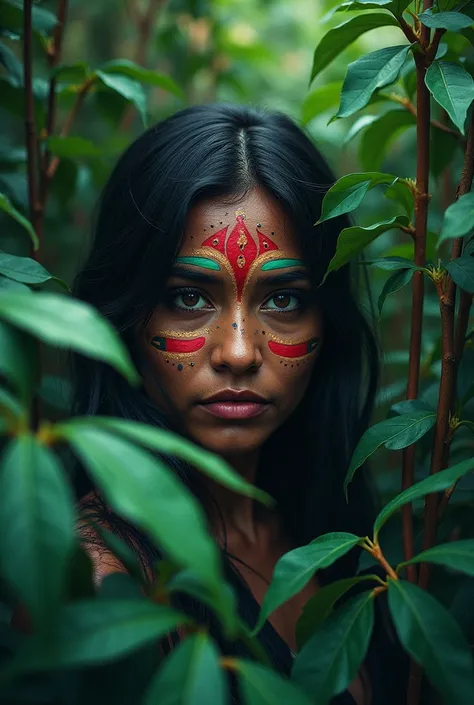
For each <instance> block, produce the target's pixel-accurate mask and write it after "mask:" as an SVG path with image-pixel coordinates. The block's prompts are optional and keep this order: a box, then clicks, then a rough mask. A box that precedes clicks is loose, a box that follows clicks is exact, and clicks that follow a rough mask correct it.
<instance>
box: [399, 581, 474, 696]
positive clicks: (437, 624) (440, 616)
mask: <svg viewBox="0 0 474 705" xmlns="http://www.w3.org/2000/svg"><path fill="white" fill-rule="evenodd" d="M388 604H389V607H390V612H391V614H392V619H393V621H394V624H395V628H396V630H397V632H398V636H399V638H400V641H401V643H402V645H403V647H404V648H405V649H406V650H407V651H408V653H409V654H410V655H411V656H412V657H413V658H414V659H415V661H416V662H417V663H419V664H420V665H421V666H422V667H423V668H424V669H425V670H426V674H427V676H428V678H429V679H430V681H431V682H432V684H433V685H434V687H435V688H436V689H437V690H439V692H440V694H441V696H442V698H443V703H446V705H470V703H472V694H473V693H474V664H473V660H472V655H471V653H470V650H469V645H468V644H467V642H466V640H465V638H464V636H463V634H462V632H461V629H460V627H459V625H458V623H457V622H456V621H455V620H454V619H453V617H452V616H451V615H450V614H449V612H448V611H447V610H446V609H445V608H444V607H443V606H442V605H441V604H440V603H439V602H438V601H437V600H436V599H435V598H434V597H433V596H432V595H430V594H429V593H428V592H425V591H424V590H421V589H420V588H419V587H418V586H417V585H412V584H411V583H408V582H405V581H404V580H390V579H389V581H388Z"/></svg>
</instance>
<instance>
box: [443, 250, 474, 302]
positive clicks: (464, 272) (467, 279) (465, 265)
mask: <svg viewBox="0 0 474 705" xmlns="http://www.w3.org/2000/svg"><path fill="white" fill-rule="evenodd" d="M445 267H446V269H447V270H448V272H449V274H450V275H451V277H452V278H453V280H454V281H455V282H456V284H457V285H458V286H459V287H461V289H464V290H465V291H468V292H469V293H470V294H474V257H471V256H470V255H467V256H466V257H458V258H456V259H452V260H451V261H450V262H446V264H445Z"/></svg>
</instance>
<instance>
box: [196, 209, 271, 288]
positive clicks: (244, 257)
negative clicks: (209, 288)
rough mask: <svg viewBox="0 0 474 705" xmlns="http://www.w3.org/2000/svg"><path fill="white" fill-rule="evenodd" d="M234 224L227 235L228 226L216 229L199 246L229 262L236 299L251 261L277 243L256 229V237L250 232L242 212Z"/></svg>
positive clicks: (242, 286) (251, 263)
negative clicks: (210, 250)
mask: <svg viewBox="0 0 474 705" xmlns="http://www.w3.org/2000/svg"><path fill="white" fill-rule="evenodd" d="M236 221H237V222H236V224H235V225H234V227H233V228H232V230H231V232H230V234H229V235H227V231H228V229H229V226H228V225H226V226H225V228H222V229H221V230H218V231H217V232H216V233H214V235H211V237H208V238H207V239H206V240H204V242H203V243H202V244H201V247H210V248H212V249H213V250H214V251H215V252H219V253H220V255H222V256H223V257H225V258H226V259H227V261H228V262H229V264H230V266H231V269H232V274H233V276H234V280H235V284H236V288H237V300H238V301H241V300H242V292H243V290H244V286H245V282H246V280H247V277H248V274H249V271H250V268H251V267H252V265H253V263H254V262H255V261H256V260H257V259H258V258H259V257H260V256H261V255H263V254H264V253H266V252H270V251H272V250H278V249H279V248H278V247H277V245H276V244H275V243H274V242H273V240H271V239H270V238H269V237H267V236H266V235H264V234H263V233H261V232H260V230H257V238H258V240H255V239H254V237H253V236H252V235H251V234H250V232H249V230H248V228H247V226H246V225H245V221H244V215H243V213H239V211H237V213H236Z"/></svg>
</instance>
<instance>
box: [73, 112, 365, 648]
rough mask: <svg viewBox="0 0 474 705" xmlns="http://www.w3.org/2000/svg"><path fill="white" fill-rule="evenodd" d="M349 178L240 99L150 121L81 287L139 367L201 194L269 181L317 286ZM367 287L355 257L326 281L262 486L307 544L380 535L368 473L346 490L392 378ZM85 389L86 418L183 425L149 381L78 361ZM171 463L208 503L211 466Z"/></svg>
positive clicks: (146, 554)
mask: <svg viewBox="0 0 474 705" xmlns="http://www.w3.org/2000/svg"><path fill="white" fill-rule="evenodd" d="M335 180H336V179H335V176H334V174H333V173H332V172H331V170H330V168H329V166H328V164H327V163H326V161H325V159H324V158H323V156H322V155H321V154H320V152H319V151H318V150H317V148H316V147H315V146H314V144H313V142H312V141H311V139H310V138H309V137H308V136H307V135H306V134H305V132H304V130H302V129H300V128H299V127H298V126H297V125H296V124H295V123H294V122H293V121H292V120H290V119H289V118H288V117H286V116H285V115H283V114H281V113H278V112H268V111H266V110H262V109H256V108H250V107H246V106H242V105H233V104H226V103H217V104H210V105H199V106H192V107H189V108H185V109H183V110H180V111H179V112H177V113H175V114H174V115H172V116H171V117H168V118H167V119H165V120H163V121H162V122H160V123H158V124H156V125H154V126H153V127H151V128H150V129H148V130H147V131H146V132H145V133H144V134H142V135H141V136H140V137H139V138H138V139H136V140H135V141H134V142H133V144H132V145H131V146H130V147H129V148H128V149H127V150H126V151H125V153H124V154H123V155H122V156H121V158H120V159H119V161H118V163H117V165H116V167H115V169H114V170H113V172H112V175H111V177H110V179H109V181H108V183H107V185H106V187H105V189H104V191H103V194H102V196H101V199H100V203H99V208H98V213H97V217H96V223H95V236H94V241H93V244H92V249H91V251H90V254H89V256H88V259H87V261H86V263H85V265H84V266H83V268H82V270H81V271H80V273H79V274H78V276H77V278H76V280H75V283H74V287H73V293H74V295H75V296H76V297H78V298H80V299H82V300H84V301H87V302H89V303H90V304H93V305H94V306H95V307H96V308H97V309H98V310H99V311H100V312H101V313H102V314H103V315H104V316H105V317H106V318H107V319H108V320H109V321H110V322H111V323H112V324H113V325H114V327H115V328H116V329H117V330H118V331H119V332H120V334H121V336H122V338H123V340H124V341H125V342H126V344H127V345H128V347H129V349H130V352H131V354H132V358H133V359H134V361H135V362H136V364H137V366H139V365H140V359H139V353H138V350H137V346H136V343H135V337H134V329H135V327H136V325H137V324H139V323H143V322H144V321H146V320H147V319H148V317H149V316H150V315H151V314H152V312H153V310H154V308H155V307H156V306H157V304H158V303H159V302H160V300H161V298H162V296H163V291H164V287H165V283H166V280H167V277H168V276H169V272H170V269H171V267H172V264H173V260H174V259H175V257H176V255H177V252H178V251H179V248H180V243H181V241H182V238H183V234H184V229H185V222H186V217H187V214H188V212H189V210H190V208H191V207H192V206H193V205H195V204H196V202H197V201H199V199H202V198H209V197H220V198H221V199H222V200H226V201H227V202H232V201H233V200H234V201H235V200H237V199H238V198H240V197H242V196H243V195H244V194H245V193H247V192H248V191H249V190H250V189H252V188H253V187H255V186H259V187H262V188H264V189H265V190H266V191H267V193H269V194H270V195H271V196H273V197H274V198H276V199H277V200H278V202H279V204H280V205H281V207H282V208H283V209H284V211H285V213H286V214H287V215H288V217H289V219H290V222H291V223H292V225H293V230H294V232H295V233H296V234H297V237H298V238H299V240H300V246H301V247H302V249H303V253H304V256H305V259H306V261H307V263H308V265H309V267H310V271H311V276H312V280H313V282H314V287H315V288H317V287H318V285H319V284H320V283H321V280H322V277H323V274H324V272H325V271H326V268H327V266H328V263H329V261H330V260H331V258H332V256H333V255H334V252H335V248H336V241H337V237H338V234H339V233H340V231H341V230H342V229H343V228H344V227H347V226H348V225H350V224H351V221H350V219H349V218H348V217H347V216H341V217H338V218H335V219H333V220H330V221H328V222H325V223H322V224H321V225H319V226H315V225H314V223H315V222H316V221H317V220H318V218H319V216H320V213H321V203H322V199H323V196H324V194H325V193H326V191H327V190H328V189H329V187H330V186H331V185H332V184H333V183H334V182H335ZM357 294H358V284H357V278H356V277H354V272H353V271H352V268H351V267H350V266H344V267H342V268H341V269H339V270H338V271H337V272H334V273H332V274H331V275H330V276H329V277H328V278H327V280H326V281H325V283H324V284H323V285H322V286H320V287H319V289H318V291H317V296H318V302H319V305H320V308H321V311H322V314H323V319H324V329H325V339H324V344H323V346H322V350H321V354H320V357H319V358H318V361H317V364H316V366H315V369H314V373H313V378H312V379H311V382H310V384H309V387H308V391H307V393H306V395H305V397H304V399H303V401H302V402H301V404H300V405H299V407H298V408H297V409H296V411H295V412H294V413H293V414H292V416H291V417H290V418H289V419H288V421H287V422H286V423H285V424H284V425H283V427H282V428H281V429H279V430H278V433H275V434H274V435H273V436H272V437H271V438H270V439H269V440H268V442H267V443H266V444H265V446H264V448H263V450H262V458H261V462H260V465H259V469H258V474H257V478H256V484H258V485H259V486H260V487H262V488H264V489H265V490H267V491H268V492H269V493H270V494H271V495H272V496H273V497H274V498H275V499H276V502H277V507H278V510H279V512H280V515H281V517H282V519H283V520H284V522H285V525H286V528H287V531H288V532H289V535H290V537H291V539H292V541H293V542H294V543H295V545H302V544H305V543H308V542H309V541H311V540H312V539H314V538H315V537H317V536H319V535H321V534H323V533H327V532H330V531H351V532H354V533H356V534H358V535H366V534H367V533H368V530H369V526H370V523H371V520H372V518H373V501H372V492H371V489H370V487H369V485H368V480H367V476H366V474H365V472H360V473H358V474H357V476H356V479H355V480H354V481H353V483H352V484H351V485H350V492H349V502H348V503H347V502H346V500H345V497H344V493H343V480H344V476H345V473H346V471H347V468H348V463H349V460H350V458H351V455H352V452H353V450H354V448H355V446H356V444H357V442H358V441H359V439H360V437H361V434H362V433H363V432H364V430H365V429H366V427H367V425H368V422H369V419H370V416H371V412H372V406H373V402H374V396H375V391H376V387H377V381H378V350H377V344H376V342H375V339H374V336H373V333H372V330H371V326H370V324H369V323H368V322H367V320H366V318H365V317H364V315H363V314H362V312H361V310H360V308H359V305H358V303H357V300H356V299H357ZM73 384H74V390H75V395H74V406H73V410H72V413H73V415H76V414H78V415H94V414H107V415H112V416H119V417H124V418H127V419H135V420H138V421H141V422H144V423H149V424H153V425H157V426H160V427H164V428H169V423H168V422H167V419H166V418H164V417H163V414H162V413H160V411H159V410H158V409H157V408H156V406H155V405H154V404H153V402H152V401H151V400H150V399H149V398H147V396H146V395H145V393H144V391H143V389H133V388H132V387H130V386H129V385H128V384H127V382H126V381H124V380H123V379H122V378H121V377H120V376H119V375H118V374H117V373H116V372H115V371H114V370H112V369H111V368H110V367H107V366H105V365H103V364H101V363H98V362H97V361H94V360H92V359H90V358H85V357H81V356H73ZM167 461H168V462H169V463H170V464H171V466H172V467H173V469H174V470H175V471H176V472H177V473H178V474H179V475H180V476H181V477H182V478H183V480H184V481H185V482H186V483H187V485H188V486H189V488H190V489H191V490H192V491H193V492H194V494H195V495H196V496H197V497H198V498H199V499H200V501H202V502H203V505H204V506H206V502H205V498H204V495H205V486H204V484H203V483H202V481H201V479H200V476H199V474H198V473H197V472H196V471H195V470H193V469H192V468H190V467H189V466H187V465H186V464H185V463H183V462H180V461H177V460H176V459H167ZM90 489H91V483H90V480H89V479H88V477H87V474H86V473H85V472H84V470H83V469H81V468H79V472H78V474H77V493H78V496H83V495H85V494H86V493H87V492H88V491H89V490H90ZM99 513H100V515H101V516H100V517H99V518H102V519H103V520H104V521H106V522H107V523H108V524H109V526H112V527H113V528H115V530H117V532H118V533H120V534H121V535H122V537H123V538H125V539H126V540H128V541H130V542H131V545H132V547H134V548H135V549H136V547H137V545H138V546H139V549H140V550H139V552H140V558H141V560H143V561H148V562H150V563H151V562H153V561H154V560H156V557H157V556H158V555H159V553H158V550H157V548H156V547H154V546H152V545H151V543H150V542H149V541H148V539H147V538H146V537H144V536H142V535H141V534H140V533H139V532H137V531H136V529H134V528H133V527H131V526H130V525H129V524H128V523H127V522H124V521H122V520H121V519H120V518H119V517H115V516H113V515H112V514H111V513H110V512H108V510H107V509H106V508H105V506H104V505H101V509H100V512H99ZM223 553H224V562H225V564H226V570H227V572H228V574H229V579H231V580H232V581H233V583H234V586H235V588H236V589H237V591H238V595H239V604H240V610H241V612H242V614H243V616H244V617H245V618H246V619H248V621H250V622H252V621H253V619H254V618H255V615H256V605H255V601H253V602H252V597H251V595H250V593H249V591H248V589H246V586H245V584H244V582H243V581H242V580H240V579H239V578H238V576H236V575H235V571H234V570H233V569H230V564H229V562H228V561H226V560H225V551H224V552H223ZM356 561H357V556H356V555H355V553H350V554H348V556H347V557H345V558H344V559H341V560H340V561H339V562H338V563H337V564H336V565H335V567H334V568H333V569H332V571H331V570H328V573H327V576H326V577H327V579H331V578H333V577H338V578H339V577H343V576H347V575H350V574H353V573H354V572H355V570H356ZM188 608H189V609H191V610H195V611H197V610H199V611H200V615H201V618H202V617H203V615H204V617H205V618H206V619H207V620H208V621H209V622H211V621H212V619H213V617H212V615H211V614H207V613H206V610H205V609H204V608H203V607H202V606H199V607H197V606H196V605H195V604H194V606H193V605H192V604H191V607H189V606H188ZM274 637H275V633H274V632H273V630H269V629H268V628H267V630H265V629H264V630H263V631H262V632H261V638H262V641H263V642H265V645H266V646H267V648H268V649H269V651H270V652H271V653H273V654H274V657H275V660H276V661H278V657H277V656H275V654H276V652H277V651H278V649H276V648H273V647H272V643H271V642H272V640H273V642H274ZM273 646H274V644H273Z"/></svg>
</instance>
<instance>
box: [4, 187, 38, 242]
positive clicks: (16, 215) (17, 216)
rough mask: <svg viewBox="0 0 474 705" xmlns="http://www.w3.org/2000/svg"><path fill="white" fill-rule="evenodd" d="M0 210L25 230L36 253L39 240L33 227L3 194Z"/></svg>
mask: <svg viewBox="0 0 474 705" xmlns="http://www.w3.org/2000/svg"><path fill="white" fill-rule="evenodd" d="M0 210H2V211H4V212H5V213H7V214H8V215H9V216H10V217H11V218H13V219H14V220H16V222H17V223H19V224H20V225H22V226H23V227H24V228H25V230H26V232H27V233H28V235H29V236H30V238H31V242H32V243H33V248H34V250H35V251H36V250H37V249H38V247H39V240H38V236H37V235H36V233H35V231H34V229H33V226H32V225H31V223H30V221H29V220H28V218H25V216H24V215H22V214H21V213H20V212H19V211H17V209H16V208H15V207H14V206H12V204H11V203H10V199H9V198H7V196H5V194H4V193H0Z"/></svg>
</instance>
